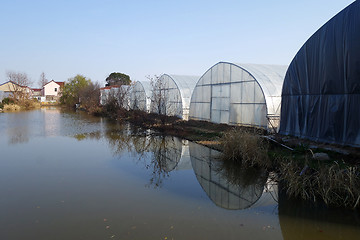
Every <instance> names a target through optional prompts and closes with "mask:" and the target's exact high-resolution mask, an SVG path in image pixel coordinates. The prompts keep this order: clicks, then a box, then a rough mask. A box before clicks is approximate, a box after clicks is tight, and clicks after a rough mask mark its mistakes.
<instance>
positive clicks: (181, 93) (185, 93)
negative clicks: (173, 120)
mask: <svg viewBox="0 0 360 240" xmlns="http://www.w3.org/2000/svg"><path fill="white" fill-rule="evenodd" d="M198 80H199V77H197V76H179V75H168V74H163V75H161V76H160V78H158V80H157V81H156V82H155V83H154V89H153V92H152V97H151V112H153V113H158V114H162V115H167V116H177V117H180V118H183V119H185V120H187V119H188V115H189V107H190V98H191V94H192V92H193V89H194V87H195V85H196V82H197V81H198Z"/></svg>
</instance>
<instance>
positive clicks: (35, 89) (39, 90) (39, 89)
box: [31, 88, 41, 92]
mask: <svg viewBox="0 0 360 240" xmlns="http://www.w3.org/2000/svg"><path fill="white" fill-rule="evenodd" d="M31 90H33V91H36V92H41V88H31Z"/></svg>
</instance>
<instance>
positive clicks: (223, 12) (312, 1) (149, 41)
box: [0, 0, 353, 86]
mask: <svg viewBox="0 0 360 240" xmlns="http://www.w3.org/2000/svg"><path fill="white" fill-rule="evenodd" d="M352 2H353V0H302V1H291V0H271V1H269V0H257V1H256V0H253V1H250V0H249V1H243V0H223V1H219V0H217V1H212V0H207V1H202V0H200V1H197V0H177V1H176V0H127V1H122V0H98V1H97V0H86V1H84V0H56V1H53V0H44V1H42V0H31V1H30V0H1V1H0V83H2V82H4V81H6V71H9V70H10V71H20V72H25V73H27V74H28V75H29V77H30V78H31V80H32V81H33V82H34V84H33V86H36V85H37V81H38V80H39V77H40V74H41V73H42V72H44V73H45V74H46V76H47V78H48V79H54V80H56V81H65V80H67V79H68V78H70V77H74V76H75V75H76V74H83V75H84V76H86V77H88V78H90V79H91V80H93V81H98V82H100V83H101V84H104V83H105V78H106V77H107V76H108V75H109V74H110V73H111V72H122V73H126V74H128V75H130V77H131V78H132V79H133V80H144V79H146V78H145V76H146V75H154V74H161V73H172V74H182V75H202V74H203V73H204V72H205V71H206V70H207V69H208V68H210V67H211V66H212V65H214V64H215V63H217V62H219V61H232V62H239V63H267V64H285V65H288V64H289V63H290V61H291V60H292V59H293V57H294V56H295V54H296V52H297V51H298V50H299V48H300V47H301V46H302V45H303V44H304V42H305V41H306V40H307V39H308V38H309V37H310V36H311V35H312V34H313V33H314V32H315V31H316V30H317V29H318V28H319V27H321V26H322V25H323V24H324V23H325V22H327V21H328V20H329V19H330V18H331V17H333V16H334V15H336V14H337V13H338V12H340V11H341V10H342V9H343V8H345V7H346V6H348V5H349V4H350V3H352Z"/></svg>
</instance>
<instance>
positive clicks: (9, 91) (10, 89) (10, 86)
mask: <svg viewBox="0 0 360 240" xmlns="http://www.w3.org/2000/svg"><path fill="white" fill-rule="evenodd" d="M0 91H3V92H4V94H3V96H4V97H9V96H12V95H13V96H14V94H17V93H18V94H20V93H21V94H23V95H28V96H29V97H30V96H31V95H32V91H31V89H30V88H29V87H27V86H21V85H19V84H17V83H15V82H12V81H7V82H5V83H3V84H0Z"/></svg>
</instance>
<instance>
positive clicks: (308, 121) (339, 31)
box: [280, 1, 360, 146]
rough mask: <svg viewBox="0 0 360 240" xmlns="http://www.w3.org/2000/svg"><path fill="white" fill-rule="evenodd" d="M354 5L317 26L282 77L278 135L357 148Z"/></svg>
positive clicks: (359, 5)
mask: <svg viewBox="0 0 360 240" xmlns="http://www.w3.org/2000/svg"><path fill="white" fill-rule="evenodd" d="M359 29H360V1H355V2H354V3H352V4H351V5H349V6H348V7H347V8H345V9H344V10H343V11H341V12H340V13H338V14H337V15H336V16H335V17H333V18H332V19H331V20H329V21H328V22H327V23H326V24H325V25H323V26H322V27H321V28H320V29H319V30H318V31H317V32H316V33H315V34H314V35H313V36H311V37H310V38H309V40H308V41H307V42H306V43H305V44H304V45H303V46H302V48H301V49H300V50H299V52H298V53H297V54H296V56H295V58H294V59H293V60H292V62H291V64H290V66H289V69H288V71H287V73H286V77H285V80H284V86H283V91H282V98H283V101H282V107H281V122H280V133H282V134H285V135H293V136H298V137H302V138H307V139H310V140H314V141H320V142H328V143H336V144H342V145H352V146H359V145H360V128H359V121H360V120H359V116H360V108H359V102H360V44H359V43H360V31H359Z"/></svg>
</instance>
